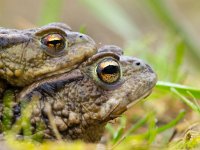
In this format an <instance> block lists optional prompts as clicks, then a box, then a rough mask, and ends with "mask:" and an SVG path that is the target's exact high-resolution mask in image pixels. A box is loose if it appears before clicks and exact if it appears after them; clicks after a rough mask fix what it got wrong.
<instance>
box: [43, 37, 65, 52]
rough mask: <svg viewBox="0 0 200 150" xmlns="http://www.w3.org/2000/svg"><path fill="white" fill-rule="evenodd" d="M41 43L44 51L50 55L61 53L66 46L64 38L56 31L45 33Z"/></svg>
mask: <svg viewBox="0 0 200 150" xmlns="http://www.w3.org/2000/svg"><path fill="white" fill-rule="evenodd" d="M41 43H42V44H43V47H44V48H45V52H46V53H47V54H49V55H51V56H55V55H56V56H58V55H62V54H63V52H64V51H63V49H64V48H65V46H66V44H65V43H66V42H65V38H64V37H63V36H62V35H60V34H57V33H53V34H49V35H46V36H45V37H43V38H42V40H41Z"/></svg>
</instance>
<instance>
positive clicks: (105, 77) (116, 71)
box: [96, 58, 121, 84]
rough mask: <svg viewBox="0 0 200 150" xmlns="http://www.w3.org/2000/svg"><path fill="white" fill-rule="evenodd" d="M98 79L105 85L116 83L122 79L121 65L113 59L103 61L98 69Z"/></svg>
mask: <svg viewBox="0 0 200 150" xmlns="http://www.w3.org/2000/svg"><path fill="white" fill-rule="evenodd" d="M96 72H97V76H98V78H99V79H100V80H101V81H103V82H104V83H108V84H113V83H116V82H117V81H118V80H119V79H120V77H121V70H120V65H119V63H118V62H117V61H116V60H114V59H112V58H106V59H104V60H103V61H101V62H100V63H99V64H98V66H97V68H96Z"/></svg>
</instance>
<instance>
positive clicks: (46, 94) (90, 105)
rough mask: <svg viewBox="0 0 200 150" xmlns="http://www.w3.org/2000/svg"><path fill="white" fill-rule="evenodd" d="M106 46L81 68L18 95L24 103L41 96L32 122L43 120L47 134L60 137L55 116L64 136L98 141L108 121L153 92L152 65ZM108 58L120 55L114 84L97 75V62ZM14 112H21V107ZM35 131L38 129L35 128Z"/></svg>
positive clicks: (59, 129) (42, 82) (46, 80)
mask: <svg viewBox="0 0 200 150" xmlns="http://www.w3.org/2000/svg"><path fill="white" fill-rule="evenodd" d="M111 47H112V49H113V46H111ZM103 49H104V50H102V48H101V50H100V51H99V53H98V54H96V55H94V56H93V57H91V58H89V59H88V60H87V61H86V62H84V63H83V64H82V65H81V66H80V67H79V68H78V69H76V70H73V71H71V72H70V73H66V74H63V75H60V76H57V77H53V78H49V79H45V80H43V81H40V82H38V83H34V84H32V85H31V86H29V87H27V88H25V89H24V90H23V91H22V92H21V93H20V94H19V95H18V99H19V100H21V102H20V103H21V104H23V102H27V101H30V100H31V99H34V100H35V101H37V100H36V99H38V100H39V101H37V104H36V105H34V106H33V112H32V117H31V123H32V125H33V127H35V126H36V124H39V123H41V122H43V125H44V138H51V139H55V138H56V136H55V129H53V128H52V123H51V121H49V118H51V119H52V118H53V121H52V122H54V123H55V126H56V128H57V130H58V131H59V133H60V135H61V137H62V138H63V139H67V140H76V139H81V140H84V141H87V142H98V141H99V140H100V138H101V136H102V134H103V132H104V127H105V125H106V123H107V122H108V121H110V120H112V119H114V118H116V117H118V116H119V115H121V114H122V113H123V112H124V111H126V110H127V109H128V108H129V106H130V105H131V104H133V103H136V102H137V101H138V100H140V99H142V98H145V97H146V96H148V95H149V94H150V93H151V91H152V88H153V87H154V86H155V84H156V74H155V73H154V71H153V70H152V69H151V67H149V65H147V64H145V63H144V62H143V61H142V60H140V59H137V58H134V57H127V56H120V57H119V56H117V55H115V54H114V53H111V51H110V50H109V46H105V47H103ZM118 52H119V51H118ZM105 58H113V59H116V60H118V61H119V63H120V66H121V70H122V77H121V79H120V80H119V81H118V82H117V83H115V85H112V86H111V85H108V84H106V83H102V82H101V81H100V80H99V79H98V78H97V76H96V75H95V71H94V70H95V68H96V65H97V64H98V62H99V61H100V60H103V59H105ZM35 98H36V99H35ZM15 108H16V107H15ZM14 114H15V116H20V115H19V114H17V111H16V112H15V113H14ZM49 114H51V117H50V116H49ZM32 131H33V133H35V132H36V130H35V128H34V129H33V130H32Z"/></svg>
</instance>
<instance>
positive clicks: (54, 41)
mask: <svg viewBox="0 0 200 150" xmlns="http://www.w3.org/2000/svg"><path fill="white" fill-rule="evenodd" d="M61 43H62V42H61V40H53V41H48V44H53V45H54V46H55V47H56V46H57V45H58V46H59V45H60V44H61Z"/></svg>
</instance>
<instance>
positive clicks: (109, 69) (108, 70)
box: [102, 65, 119, 74]
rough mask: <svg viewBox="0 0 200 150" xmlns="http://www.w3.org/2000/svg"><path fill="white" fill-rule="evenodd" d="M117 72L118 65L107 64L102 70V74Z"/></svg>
mask: <svg viewBox="0 0 200 150" xmlns="http://www.w3.org/2000/svg"><path fill="white" fill-rule="evenodd" d="M118 72H119V67H118V66H113V65H109V66H107V67H105V68H104V69H103V70H102V73H103V74H116V73H118Z"/></svg>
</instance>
